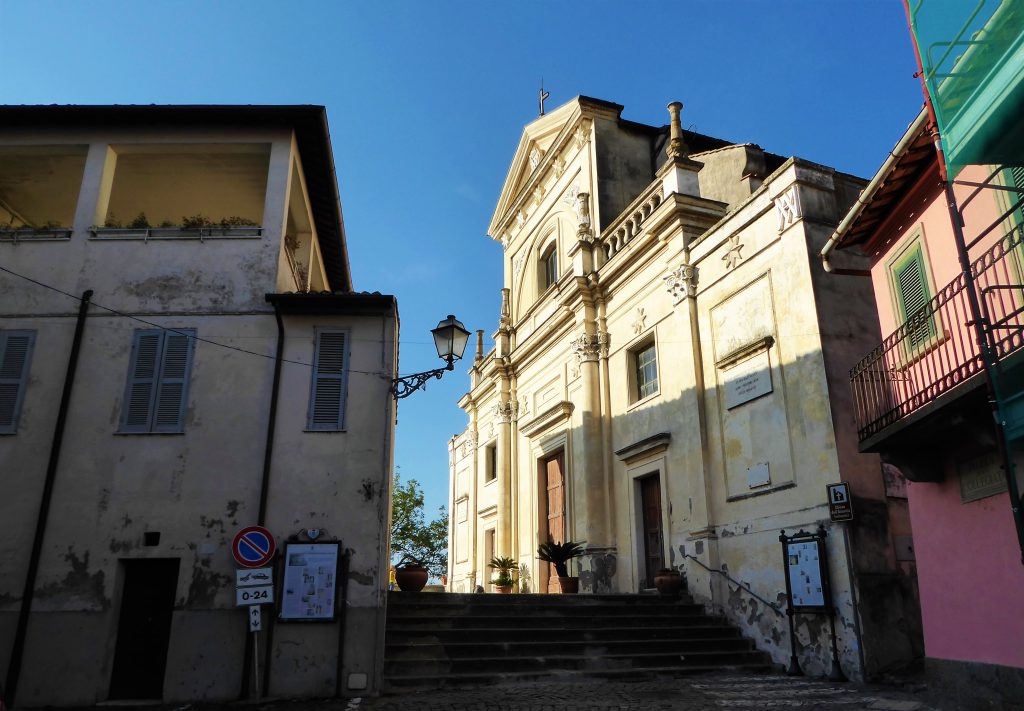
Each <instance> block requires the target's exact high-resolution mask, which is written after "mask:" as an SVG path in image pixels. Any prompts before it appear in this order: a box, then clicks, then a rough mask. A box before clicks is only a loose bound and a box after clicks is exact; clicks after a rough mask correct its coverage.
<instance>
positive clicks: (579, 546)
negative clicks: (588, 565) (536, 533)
mask: <svg viewBox="0 0 1024 711" xmlns="http://www.w3.org/2000/svg"><path fill="white" fill-rule="evenodd" d="M585 545H586V541H566V542H565V543H558V542H557V541H554V540H551V539H550V538H549V539H548V542H547V543H541V544H540V546H539V547H538V548H537V557H538V558H540V559H541V560H542V561H544V562H545V563H551V564H552V565H554V566H555V573H556V574H557V575H558V587H559V588H560V589H561V591H562V593H576V592H579V589H580V579H579V578H577V577H570V576H569V567H568V564H569V561H570V560H572V559H573V558H579V557H580V556H581V555H583V554H584V553H585V552H586V549H585V548H584V546H585Z"/></svg>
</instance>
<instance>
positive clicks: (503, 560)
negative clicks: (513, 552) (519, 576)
mask: <svg viewBox="0 0 1024 711" xmlns="http://www.w3.org/2000/svg"><path fill="white" fill-rule="evenodd" d="M487 567H488V568H491V569H492V570H495V571H497V573H498V574H497V575H496V576H495V578H494V580H492V581H491V584H492V585H494V589H495V590H497V591H498V592H499V593H502V594H503V595H508V594H509V593H511V592H512V586H513V585H515V584H516V580H515V578H514V577H513V576H512V571H513V570H514V569H515V568H516V567H517V566H516V562H515V561H514V560H512V559H511V558H508V557H503V556H495V557H493V558H491V562H490V563H488V564H487Z"/></svg>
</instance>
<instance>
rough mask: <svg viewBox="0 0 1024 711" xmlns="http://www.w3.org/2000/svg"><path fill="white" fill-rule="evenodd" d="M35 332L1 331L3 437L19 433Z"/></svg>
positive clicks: (0, 419) (0, 415)
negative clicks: (19, 416) (22, 403)
mask: <svg viewBox="0 0 1024 711" xmlns="http://www.w3.org/2000/svg"><path fill="white" fill-rule="evenodd" d="M35 340H36V334H35V331H0V433H3V434H14V433H15V432H17V430H18V414H19V412H20V411H21V402H22V400H23V399H24V397H25V388H26V386H27V385H28V367H29V362H30V361H31V359H32V346H33V345H34V344H35Z"/></svg>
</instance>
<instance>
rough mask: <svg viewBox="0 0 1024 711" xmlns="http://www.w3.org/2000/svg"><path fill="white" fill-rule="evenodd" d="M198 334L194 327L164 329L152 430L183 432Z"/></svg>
mask: <svg viewBox="0 0 1024 711" xmlns="http://www.w3.org/2000/svg"><path fill="white" fill-rule="evenodd" d="M195 333H196V332H195V331H194V330H192V329H175V330H174V331H165V332H164V347H163V353H162V355H161V358H160V379H159V381H158V384H157V390H156V407H155V408H154V409H153V429H152V431H153V432H181V431H182V430H184V428H185V408H186V406H187V404H188V381H189V374H190V373H191V370H192V352H193V351H194V349H195V338H194V336H195Z"/></svg>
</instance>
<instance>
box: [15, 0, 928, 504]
mask: <svg viewBox="0 0 1024 711" xmlns="http://www.w3.org/2000/svg"><path fill="white" fill-rule="evenodd" d="M0 27H3V28H4V57H5V59H4V62H3V71H0V103H9V104H21V103H47V104H50V103H58V104H64V103H120V104H132V103H221V104H228V103H240V104H249V103H252V104H263V103H267V104H274V103H285V104H288V103H302V104H323V105H325V106H326V107H327V111H328V117H329V119H330V128H331V138H332V141H333V145H334V151H335V162H336V166H337V170H338V177H339V187H340V191H341V200H342V208H343V211H344V214H345V223H346V230H347V234H348V240H349V252H350V257H351V261H352V270H353V275H354V278H355V283H356V288H358V289H362V290H370V291H381V292H385V293H392V294H395V295H397V297H398V303H399V310H400V313H401V320H402V336H401V367H402V372H404V373H408V372H413V371H417V370H427V369H430V368H434V367H437V366H438V365H439V364H440V361H438V360H437V356H436V353H435V352H434V349H433V345H432V342H431V338H430V334H429V329H431V328H433V327H434V326H435V325H436V324H437V322H438V321H439V320H440V319H443V318H444V317H445V316H446V315H447V314H449V313H454V314H456V315H457V316H458V317H459V318H460V319H461V320H462V321H463V322H464V323H465V324H466V327H467V328H469V329H470V330H475V329H477V328H482V329H484V330H485V333H486V336H487V339H488V345H487V348H490V334H492V333H493V331H494V329H495V328H496V325H497V316H498V306H499V290H500V288H501V273H502V272H501V258H502V252H501V248H500V246H499V245H497V244H496V243H494V242H493V241H491V240H490V239H489V238H488V237H487V236H486V234H485V232H486V229H487V224H488V222H489V220H490V217H491V213H492V211H493V209H494V206H495V204H496V202H497V199H498V193H499V191H500V189H501V185H502V182H503V181H504V179H505V175H506V172H507V170H508V167H509V164H510V162H511V160H512V153H513V151H514V150H515V148H516V145H517V143H518V141H519V137H520V135H521V132H522V127H523V125H524V124H526V123H528V122H529V121H531V120H532V119H534V118H535V117H536V115H537V91H538V86H539V83H540V80H541V77H543V79H544V86H545V88H546V89H547V90H548V91H550V92H551V98H550V99H549V101H548V107H549V108H553V107H555V106H558V105H560V104H562V103H564V102H565V101H567V100H569V99H571V98H572V97H574V96H576V95H577V94H584V95H588V96H594V97H598V98H602V99H606V100H609V101H614V102H616V103H619V104H623V105H624V106H625V110H624V111H623V116H624V117H625V118H628V119H631V120H634V121H640V122H644V123H652V124H659V125H660V124H664V123H666V122H667V112H666V111H665V105H666V104H667V103H669V102H670V101H673V100H680V101H682V102H683V103H684V105H685V109H684V112H683V125H684V126H686V127H688V128H691V129H694V130H697V131H700V132H703V133H707V134H710V135H713V136H717V137H720V138H726V139H730V140H735V141H739V142H753V143H758V144H760V145H761V146H763V147H764V148H765V149H766V150H769V151H772V152H774V153H780V154H782V155H786V156H789V155H799V156H801V157H803V158H807V159H809V160H813V161H816V162H819V163H824V164H826V165H831V166H834V167H836V168H837V169H839V170H843V171H846V172H850V173H854V174H858V175H861V176H865V177H869V176H870V175H871V174H872V173H873V172H874V171H875V169H876V168H877V167H878V166H879V165H880V164H881V162H882V160H883V158H884V157H885V155H886V154H887V152H888V150H889V149H890V148H891V147H892V146H893V145H894V144H895V142H896V141H897V139H898V138H899V137H900V135H901V134H902V133H903V131H904V129H905V128H906V126H907V124H908V123H909V122H910V121H911V120H912V119H913V118H914V116H915V114H916V112H917V111H918V110H919V108H920V106H921V103H922V94H921V89H920V84H919V83H918V81H917V79H915V78H914V76H913V74H914V71H915V70H916V64H915V61H914V56H913V51H912V48H911V44H910V37H909V33H908V31H907V27H906V19H905V17H904V14H903V7H902V3H900V2H899V1H898V0H855V1H854V0H849V1H847V0H763V1H761V2H754V1H753V0H751V1H745V2H741V1H728V0H716V1H714V2H711V1H709V2H692V1H683V0H676V2H642V1H638V0H631V1H630V2H610V1H608V0H589V1H588V0H584V1H577V2H572V3H569V2H539V1H530V0H515V1H514V2H513V1H511V0H510V1H508V2H501V3H499V2H480V1H479V0H477V1H476V2H442V1H440V0H436V1H428V0H419V1H410V2H355V1H351V2H348V1H342V0H334V1H328V0H322V1H321V2H300V1H295V0H292V1H289V2H280V1H274V2H269V1H268V2H261V1H255V0H249V1H247V2H241V1H239V2H227V1H220V2H210V1H208V0H203V1H196V2H189V1H186V0H182V1H180V2H160V1H159V0H146V1H145V2H143V1H137V2H110V1H104V0H89V2H77V1H76V2H45V1H42V0H0ZM470 348H472V346H470ZM467 387H468V378H467V377H466V375H465V368H461V367H460V368H458V369H457V370H456V371H455V373H451V374H448V375H446V376H445V379H444V380H443V381H441V382H438V381H433V382H432V383H431V384H430V385H429V386H428V389H427V390H426V391H425V392H421V393H416V394H414V395H413V396H411V397H409V398H408V399H406V400H403V401H402V403H401V405H400V408H399V420H398V432H397V449H396V463H397V464H398V465H400V467H401V470H402V473H403V476H404V477H406V478H416V479H419V480H420V482H421V483H422V484H423V485H424V486H425V488H426V490H427V504H428V508H429V509H430V510H431V511H432V510H433V509H436V507H437V506H439V505H441V504H443V503H445V502H446V501H447V485H448V474H447V467H448V459H447V449H446V442H447V440H448V438H449V437H451V435H452V434H454V433H456V432H458V431H460V430H462V429H463V428H464V427H465V417H464V415H463V414H462V412H461V411H460V410H459V409H458V407H457V406H456V404H455V403H456V401H457V400H458V398H459V397H460V396H461V395H462V394H463V393H464V392H465V391H466V389H467ZM428 514H429V512H428Z"/></svg>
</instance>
